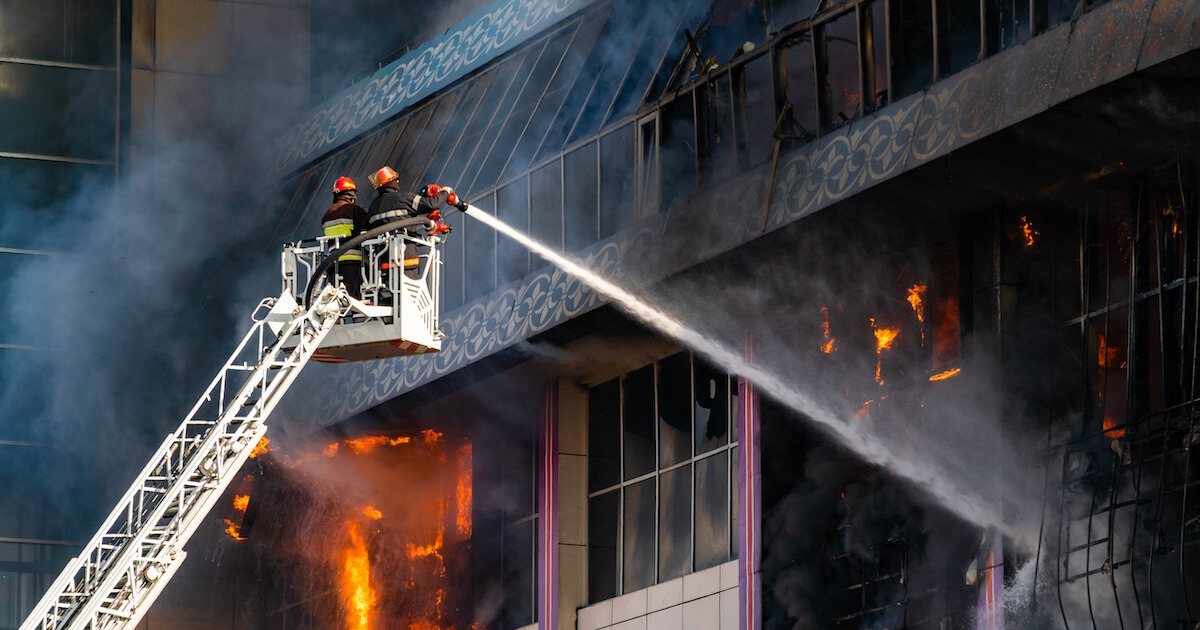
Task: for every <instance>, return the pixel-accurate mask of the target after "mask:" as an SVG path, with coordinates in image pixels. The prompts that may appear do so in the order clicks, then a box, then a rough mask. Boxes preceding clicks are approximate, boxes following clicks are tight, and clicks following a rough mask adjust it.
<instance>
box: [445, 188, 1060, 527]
mask: <svg viewBox="0 0 1200 630" xmlns="http://www.w3.org/2000/svg"><path fill="white" fill-rule="evenodd" d="M463 213H464V214H466V215H468V216H471V217H473V218H475V219H477V220H479V221H482V222H483V223H486V224H487V225H489V226H491V227H492V228H493V229H495V230H496V231H498V232H500V233H501V234H504V235H505V236H508V237H509V238H511V239H513V240H515V241H517V242H518V243H520V244H521V245H524V246H525V247H526V248H528V249H529V250H530V251H532V252H534V253H535V254H537V255H539V256H541V257H542V258H544V259H546V260H547V261H549V262H550V263H551V264H553V265H556V266H557V267H559V268H560V269H562V270H563V271H565V272H567V273H569V274H571V275H572V276H574V277H576V278H577V279H579V280H580V281H581V282H583V283H585V284H587V285H588V286H590V287H592V289H594V290H596V291H597V292H599V293H600V294H601V295H603V296H605V297H606V298H608V299H609V300H610V301H612V302H613V303H615V304H617V305H618V306H620V307H621V308H622V309H623V310H624V311H625V312H627V313H629V314H630V315H632V316H633V317H636V318H637V319H639V320H640V321H641V322H642V323H644V324H646V325H647V326H649V327H651V328H653V329H654V330H657V331H658V332H659V333H661V334H663V335H666V336H668V337H670V338H672V339H674V340H675V341H677V342H679V343H680V344H683V345H684V346H686V347H688V348H691V349H692V350H693V351H695V352H697V353H699V354H701V355H703V356H704V357H705V358H707V359H709V360H711V361H713V362H714V363H716V364H718V365H720V366H722V367H723V368H725V369H726V370H728V371H729V372H731V373H734V374H737V375H740V376H742V377H743V378H746V379H747V380H749V381H751V382H753V383H754V384H755V385H756V386H757V387H758V388H759V389H760V390H761V391H763V392H764V393H766V394H768V395H770V396H771V397H772V398H774V399H775V400H777V401H778V402H780V403H782V404H783V405H786V406H787V407H789V408H791V409H792V410H793V411H796V412H799V413H800V414H802V415H804V416H805V417H807V418H809V419H811V420H812V421H813V422H815V423H817V424H818V425H820V426H821V427H823V428H824V429H825V430H826V432H827V433H828V434H829V435H831V436H833V437H834V438H836V439H837V440H838V441H839V442H840V443H841V444H842V445H844V446H845V447H847V448H849V449H851V450H853V451H854V452H855V453H857V454H858V455H859V456H861V457H862V458H863V459H865V460H867V461H868V462H871V463H873V464H877V465H879V466H885V467H887V468H888V469H889V470H890V471H892V473H894V474H895V475H897V476H899V477H902V478H904V479H907V480H909V481H910V482H911V483H912V484H914V485H915V486H916V487H917V488H919V489H920V490H922V491H923V492H925V493H926V494H928V495H929V496H931V497H932V498H934V499H935V500H936V501H937V502H938V503H939V504H941V505H942V506H943V507H945V508H946V509H948V510H950V511H952V512H953V513H954V514H956V515H958V516H959V517H960V518H962V519H964V520H966V521H968V522H970V523H973V524H975V525H977V526H979V527H981V528H987V527H995V528H996V529H997V530H998V531H1000V532H1001V533H1003V534H1004V535H1005V536H1006V537H1008V538H1010V539H1011V540H1012V541H1013V542H1014V543H1016V544H1017V545H1019V546H1022V547H1024V548H1027V549H1032V548H1034V547H1035V546H1036V542H1037V541H1036V538H1034V539H1031V536H1030V533H1029V532H1026V531H1023V530H1021V529H1020V528H1018V527H1015V526H1014V525H1012V524H1010V523H1008V522H1006V521H1005V520H1004V518H1003V517H1002V514H1001V512H1000V509H999V507H1000V506H999V505H996V504H995V503H992V502H985V501H984V500H983V499H982V498H981V497H980V496H979V495H978V493H975V492H971V491H969V490H967V489H964V488H962V487H960V484H957V483H955V480H954V478H953V477H951V476H950V475H948V474H947V473H946V471H941V470H939V469H937V467H935V466H932V465H930V464H928V463H927V462H921V461H913V460H910V459H905V458H902V457H899V456H898V455H897V454H896V453H895V452H894V450H893V449H892V448H891V447H890V446H889V445H888V444H887V443H886V442H885V441H884V440H882V439H880V438H879V436H876V435H873V434H872V433H870V432H868V431H866V430H864V428H863V425H861V424H850V423H847V422H844V421H843V420H842V419H841V418H840V417H839V416H838V414H837V413H835V412H834V411H832V410H831V409H829V408H827V407H826V406H824V405H822V404H821V403H819V402H817V401H816V400H815V399H813V398H812V397H811V396H809V395H808V394H806V393H804V392H802V391H800V390H799V389H797V388H796V387H795V386H794V385H792V384H789V383H786V382H784V381H783V379H782V378H780V376H779V375H777V374H775V373H772V372H770V371H767V370H766V369H765V368H764V367H762V366H757V365H754V364H753V363H751V362H750V361H749V360H748V359H747V358H745V357H744V356H742V354H741V353H739V352H737V351H736V350H734V349H732V348H729V347H728V346H726V345H723V344H721V343H719V342H717V341H715V340H713V339H710V338H708V337H705V336H704V335H702V334H701V333H700V332H699V331H697V330H695V329H693V328H690V327H688V326H686V325H684V324H683V323H682V322H680V321H679V320H677V319H675V318H674V317H672V316H671V315H669V314H668V313H666V312H665V311H664V310H662V309H661V308H658V307H656V306H653V305H651V304H650V303H649V302H647V301H646V300H645V299H643V298H641V297H639V296H636V295H634V294H633V293H631V292H630V291H628V290H626V289H624V288H622V287H620V286H618V285H617V284H615V283H613V282H612V281H610V280H608V279H606V278H604V277H602V276H600V275H599V274H598V273H596V272H595V271H593V270H591V269H589V268H587V267H586V266H584V265H583V264H582V263H580V262H577V261H575V260H573V259H571V258H569V257H567V256H565V255H563V254H562V253H560V252H557V251H555V250H554V249H553V248H551V247H549V246H547V245H545V244H543V243H540V242H538V241H537V240H535V239H533V238H531V237H530V236H528V235H526V234H523V233H521V232H519V231H517V230H516V229H514V228H513V227H512V226H510V225H508V224H507V223H504V222H503V221H501V220H500V219H498V218H496V217H495V216H493V215H490V214H488V213H486V212H484V211H482V210H480V209H479V208H477V207H475V206H468V207H467V208H466V209H465V210H463Z"/></svg>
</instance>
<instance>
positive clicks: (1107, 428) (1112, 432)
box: [1104, 416, 1125, 440]
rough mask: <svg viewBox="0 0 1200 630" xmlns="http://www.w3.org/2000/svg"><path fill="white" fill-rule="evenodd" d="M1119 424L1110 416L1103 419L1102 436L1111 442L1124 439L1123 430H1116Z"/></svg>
mask: <svg viewBox="0 0 1200 630" xmlns="http://www.w3.org/2000/svg"><path fill="white" fill-rule="evenodd" d="M1118 424H1120V422H1118V421H1117V419H1116V418H1114V417H1112V416H1105V417H1104V436H1105V437H1107V438H1110V439H1113V440H1119V439H1121V438H1123V437H1125V429H1124V428H1123V427H1122V428H1117V425H1118Z"/></svg>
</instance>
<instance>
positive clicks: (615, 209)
mask: <svg viewBox="0 0 1200 630" xmlns="http://www.w3.org/2000/svg"><path fill="white" fill-rule="evenodd" d="M633 140H634V138H633V125H631V124H630V125H625V126H624V127H621V128H620V129H617V130H616V131H613V132H611V133H608V134H605V135H604V136H601V137H600V208H601V210H600V238H602V239H604V238H608V237H609V236H612V235H613V234H616V233H617V232H620V231H621V230H624V229H625V228H628V227H629V226H631V225H633V218H634V213H635V211H636V210H637V200H636V199H635V198H634V194H633V190H634V189H633V178H634V173H635V171H634V165H633V164H634V149H633V144H634V142H633Z"/></svg>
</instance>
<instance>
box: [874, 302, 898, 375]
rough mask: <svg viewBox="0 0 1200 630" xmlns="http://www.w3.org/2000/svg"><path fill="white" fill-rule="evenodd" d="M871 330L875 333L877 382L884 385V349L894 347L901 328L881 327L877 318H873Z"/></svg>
mask: <svg viewBox="0 0 1200 630" xmlns="http://www.w3.org/2000/svg"><path fill="white" fill-rule="evenodd" d="M871 330H872V332H874V333H875V355H876V360H875V382H876V383H879V384H880V385H883V351H884V350H888V349H890V348H891V347H892V344H893V343H895V342H896V337H897V336H898V335H899V334H900V329H899V328H879V327H878V326H876V325H875V318H874V317H872V318H871Z"/></svg>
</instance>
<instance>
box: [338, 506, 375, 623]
mask: <svg viewBox="0 0 1200 630" xmlns="http://www.w3.org/2000/svg"><path fill="white" fill-rule="evenodd" d="M347 534H348V536H349V538H350V540H349V544H348V546H347V547H346V549H345V551H344V552H343V556H342V557H343V560H342V574H341V581H342V593H343V594H344V597H345V605H346V627H347V628H348V629H349V630H368V629H369V628H370V627H371V620H372V619H373V617H374V615H375V606H376V603H377V601H378V596H377V595H376V594H375V591H374V590H373V589H372V588H371V559H370V556H369V555H368V554H367V543H366V541H365V540H363V537H362V532H361V531H360V528H359V524H358V522H357V521H348V522H347Z"/></svg>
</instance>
